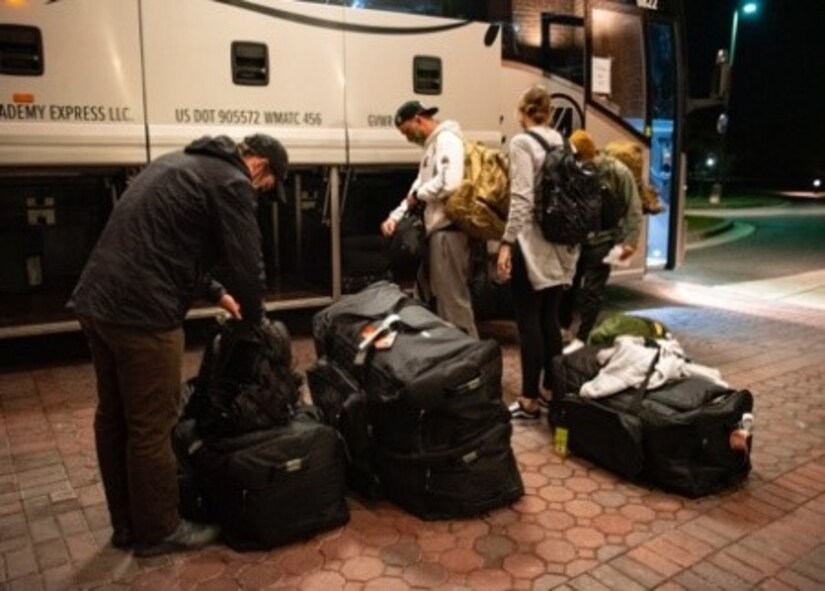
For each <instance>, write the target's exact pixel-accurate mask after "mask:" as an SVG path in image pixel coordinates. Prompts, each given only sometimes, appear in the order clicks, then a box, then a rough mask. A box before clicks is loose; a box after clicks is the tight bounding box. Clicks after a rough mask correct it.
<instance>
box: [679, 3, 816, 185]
mask: <svg viewBox="0 0 825 591" xmlns="http://www.w3.org/2000/svg"><path fill="white" fill-rule="evenodd" d="M684 4H685V12H686V16H687V23H686V36H687V44H688V48H689V56H688V60H689V63H688V68H689V79H690V93H689V94H690V95H691V96H694V97H701V96H707V95H708V92H709V88H710V81H711V78H712V73H713V69H714V60H715V56H716V50H717V49H719V48H726V49H727V48H728V47H729V42H730V31H731V19H732V15H733V10H734V7H735V6H737V5H739V4H740V3H739V2H733V1H732V0H685V2H684ZM759 4H760V7H759V12H758V14H757V15H755V16H754V17H747V18H745V17H742V15H740V19H739V33H738V40H737V45H736V56H735V62H734V69H733V79H732V91H731V105H730V112H729V115H730V127H729V130H728V142H729V146H730V151H729V153H730V154H731V175H732V176H733V177H734V179H736V180H739V181H741V182H742V183H744V184H748V185H753V186H758V185H759V184H760V183H761V184H765V185H769V186H772V187H777V186H782V185H785V187H783V188H809V187H810V186H811V181H812V179H813V178H814V177H815V176H817V175H818V176H820V177H822V178H823V180H825V0H759ZM718 113H719V110H718V109H717V110H715V111H714V110H713V109H709V110H708V111H707V112H697V113H693V114H691V115H690V117H689V125H688V141H689V142H690V143H693V144H694V145H696V142H697V139H698V141H699V143H700V144H701V143H702V140H703V138H704V140H705V141H706V142H707V141H711V140H712V139H713V134H714V133H715V131H714V123H715V119H716V115H718ZM689 145H690V144H689Z"/></svg>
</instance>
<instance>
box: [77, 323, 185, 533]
mask: <svg viewBox="0 0 825 591" xmlns="http://www.w3.org/2000/svg"><path fill="white" fill-rule="evenodd" d="M81 324H82V326H83V330H84V332H85V333H86V336H87V337H88V339H89V346H90V348H91V351H92V359H93V361H94V366H95V373H96V374H97V394H98V403H97V410H96V412H95V420H94V431H95V444H96V447H97V458H98V463H99V465H100V474H101V477H102V479H103V488H104V490H105V493H106V502H107V504H108V507H109V515H110V517H111V520H112V527H114V528H115V529H129V530H131V531H132V536H133V539H134V541H135V542H136V543H155V542H158V541H160V540H161V539H163V538H164V537H166V536H167V535H168V534H170V533H171V532H173V531H174V530H175V529H176V528H177V526H178V524H179V522H180V517H179V515H178V481H177V462H176V460H175V456H174V453H173V451H172V444H171V433H172V428H173V427H174V425H175V422H176V421H177V418H178V412H179V406H180V383H181V364H182V358H183V341H184V337H183V329H181V328H177V329H174V330H169V331H149V330H141V329H137V328H131V327H124V326H116V325H112V324H108V323H104V322H99V321H96V320H92V319H88V318H83V319H81Z"/></svg>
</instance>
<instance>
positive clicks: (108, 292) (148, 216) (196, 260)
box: [69, 136, 264, 330]
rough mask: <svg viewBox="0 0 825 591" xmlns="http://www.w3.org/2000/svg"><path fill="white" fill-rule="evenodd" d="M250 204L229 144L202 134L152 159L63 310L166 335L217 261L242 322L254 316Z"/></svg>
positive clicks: (256, 284) (255, 261)
mask: <svg viewBox="0 0 825 591" xmlns="http://www.w3.org/2000/svg"><path fill="white" fill-rule="evenodd" d="M256 207H257V194H256V191H255V189H254V188H253V186H252V182H251V179H250V177H249V173H248V171H247V168H246V165H245V164H244V162H243V160H242V159H241V157H240V156H239V154H238V150H237V146H236V144H235V143H234V142H233V141H232V140H231V139H229V138H228V137H225V136H220V137H216V138H210V137H203V138H201V139H198V140H196V141H194V142H192V143H191V144H189V145H188V146H187V147H186V149H185V150H184V151H183V152H175V153H172V154H168V155H165V156H162V157H160V158H158V159H157V160H154V161H153V162H152V163H151V164H149V166H148V167H147V168H146V169H144V170H143V171H142V172H141V173H140V174H139V175H138V176H137V177H135V179H134V180H133V181H132V183H131V185H130V186H129V188H128V189H127V190H126V192H125V193H124V194H123V196H122V197H121V198H120V199H119V200H118V202H117V204H116V205H115V208H114V210H113V212H112V215H111V217H110V218H109V221H108V223H107V225H106V228H105V229H104V230H103V233H102V234H101V236H100V239H99V240H98V243H97V246H95V249H94V251H93V252H92V254H91V256H90V257H89V261H88V263H87V264H86V268H85V269H84V270H83V273H82V274H81V276H80V280H79V282H78V284H77V287H75V290H74V293H73V294H72V297H71V299H70V301H69V307H72V308H74V310H75V312H76V313H77V314H78V315H79V316H82V317H90V318H93V319H95V320H100V321H104V322H111V323H113V324H118V325H124V326H133V327H140V328H146V329H162V330H165V329H172V328H175V327H177V326H179V325H180V324H181V323H182V322H183V319H184V318H185V316H186V313H187V311H188V310H189V308H190V306H191V304H192V301H193V300H194V299H195V298H197V297H199V296H203V295H205V293H204V291H205V290H204V286H205V285H207V283H208V275H207V274H208V273H209V272H210V271H211V270H212V269H213V268H214V267H215V266H216V265H217V264H218V263H222V264H221V270H222V273H223V274H222V275H221V279H222V281H223V282H224V284H225V286H226V289H227V291H229V293H230V294H232V295H233V296H234V297H235V298H236V299H237V300H238V303H239V304H240V305H241V313H242V314H243V316H244V318H245V319H247V320H257V319H259V318H260V316H261V314H262V302H261V299H262V296H263V290H264V281H263V276H264V275H263V262H262V255H261V237H260V230H259V228H258V222H257V217H256ZM210 295H212V297H213V298H217V297H219V296H220V292H215V291H214V290H213V293H212V294H210Z"/></svg>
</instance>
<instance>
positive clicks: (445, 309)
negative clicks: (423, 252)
mask: <svg viewBox="0 0 825 591" xmlns="http://www.w3.org/2000/svg"><path fill="white" fill-rule="evenodd" d="M427 262H428V264H427V265H423V266H422V273H421V274H420V275H419V281H418V284H419V287H420V288H421V289H422V290H423V289H427V288H429V293H422V294H421V295H423V296H424V298H425V299H429V298H430V296H435V301H436V313H437V314H438V315H439V316H440V317H441V318H443V319H444V320H446V321H447V322H450V323H452V324H455V325H456V326H457V327H458V328H460V329H462V330H463V331H465V332H466V333H467V334H468V335H470V336H471V337H473V338H476V339H477V338H478V330H476V322H475V316H474V315H473V304H472V299H471V297H470V287H469V281H470V246H469V239H468V237H467V235H466V234H465V233H464V232H457V231H452V230H441V231H437V232H433V233H432V234H430V236H429V257H428V261H427Z"/></svg>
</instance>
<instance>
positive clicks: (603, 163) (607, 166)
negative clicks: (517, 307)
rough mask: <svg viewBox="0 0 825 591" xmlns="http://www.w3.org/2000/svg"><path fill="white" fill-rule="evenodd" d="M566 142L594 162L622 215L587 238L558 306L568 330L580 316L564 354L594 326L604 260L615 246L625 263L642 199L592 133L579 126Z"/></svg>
mask: <svg viewBox="0 0 825 591" xmlns="http://www.w3.org/2000/svg"><path fill="white" fill-rule="evenodd" d="M570 143H571V144H572V145H573V146H574V147H575V148H576V157H577V158H578V159H580V160H582V161H584V162H592V163H593V164H594V165H595V167H596V170H597V171H598V174H599V178H600V179H601V181H602V183H603V184H604V185H605V186H606V187H607V188H608V189H610V190H611V191H613V193H614V194H615V195H616V196H617V197H618V198H619V199H620V200H621V203H622V204H623V211H624V213H623V214H622V216H621V218H620V220H619V224H618V226H616V227H615V228H611V229H608V230H602V231H601V232H597V233H596V234H595V235H593V236H589V237H588V238H587V240H586V241H585V242H584V244H582V246H581V256H580V257H579V261H578V263H577V264H576V276H575V277H574V278H573V285H572V287H571V289H569V290H568V291H566V292H565V293H564V296H563V298H562V301H561V304H560V307H559V316H560V318H561V325H562V326H563V327H564V328H565V329H567V330H568V331H569V330H570V328H571V327H572V325H573V317H574V316H575V315H576V313H577V312H578V313H579V315H580V317H581V318H580V322H579V326H578V329H577V331H576V334H575V338H574V339H573V340H572V341H571V342H570V343H569V344H568V345H567V346H566V347H565V348H564V349H563V353H564V354H569V353H572V352H574V351H577V350H578V349H581V348H582V347H583V346H584V344H585V343H586V342H587V340H588V337H589V336H590V331H591V330H593V327H594V326H595V325H596V320H597V319H598V317H599V313H600V312H601V309H602V306H603V305H604V296H605V290H606V289H607V280H608V279H609V278H610V271H611V266H610V264H609V263H608V262H605V259H606V258H607V257H608V255H610V254H611V252H613V251H614V250H615V256H616V258H617V260H616V261H615V262H616V263H617V264H624V265H629V264H630V257H632V256H633V254H634V253H635V252H636V246H637V244H638V242H639V236H640V234H641V231H642V222H643V218H642V201H641V198H640V197H639V191H638V189H637V185H636V179H635V177H634V176H633V173H632V172H631V171H630V169H628V168H627V166H625V165H624V164H623V163H622V162H621V160H619V159H618V158H614V157H613V156H611V155H609V154H604V153H601V152H599V151H598V150H597V148H596V142H595V141H594V140H593V137H592V136H591V135H590V134H589V133H587V132H586V131H585V130H583V129H577V130H576V131H574V132H573V133H572V134H571V135H570ZM614 247H616V248H615V249H614ZM607 260H608V261H609V260H610V259H609V258H607Z"/></svg>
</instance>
